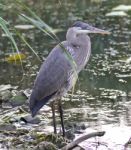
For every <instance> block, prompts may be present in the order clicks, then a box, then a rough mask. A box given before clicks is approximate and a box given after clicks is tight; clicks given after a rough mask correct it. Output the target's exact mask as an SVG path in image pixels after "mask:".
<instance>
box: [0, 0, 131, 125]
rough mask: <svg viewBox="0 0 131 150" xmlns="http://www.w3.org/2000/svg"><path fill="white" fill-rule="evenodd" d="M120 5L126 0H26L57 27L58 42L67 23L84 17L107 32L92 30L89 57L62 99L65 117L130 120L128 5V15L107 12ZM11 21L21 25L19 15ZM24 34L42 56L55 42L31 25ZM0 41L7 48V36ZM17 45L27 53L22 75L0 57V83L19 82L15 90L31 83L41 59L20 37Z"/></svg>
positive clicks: (86, 120)
mask: <svg viewBox="0 0 131 150" xmlns="http://www.w3.org/2000/svg"><path fill="white" fill-rule="evenodd" d="M34 3H35V2H34ZM120 4H125V5H129V4H130V5H131V1H130V0H119V1H114V0H110V1H108V0H104V1H102V0H90V1H86V0H75V1H69V0H66V1H63V0H59V1H57V2H56V1H51V0H50V1H49V0H44V1H41V3H36V4H35V5H34V4H33V2H30V5H33V6H34V11H36V12H37V14H38V15H39V16H40V17H41V18H42V19H43V20H44V21H45V22H46V23H47V24H49V25H50V26H51V27H53V28H54V29H59V30H58V31H59V32H57V33H56V34H57V35H58V37H59V38H60V39H61V41H62V40H64V39H65V34H66V30H67V28H68V26H69V24H71V23H72V22H74V21H75V20H84V21H88V22H89V23H91V24H93V25H95V26H97V27H100V28H102V29H107V30H109V31H111V32H112V34H111V35H110V36H101V35H91V41H92V56H91V58H90V61H89V62H88V64H87V66H86V68H85V70H83V71H82V72H81V73H80V76H79V81H78V82H77V85H76V89H75V93H74V94H73V95H71V94H69V95H67V97H66V98H64V100H63V103H64V109H65V118H66V120H71V121H72V122H73V121H75V122H84V123H86V124H87V125H89V126H97V125H99V126H100V125H103V124H125V125H129V126H130V125H131V105H130V104H131V86H130V84H131V59H130V58H131V10H130V11H126V12H125V13H126V14H127V16H106V14H107V13H109V12H112V8H114V7H116V6H118V5H120ZM8 17H9V18H10V17H11V16H10V15H9V16H8V15H7V18H8ZM11 21H12V20H11ZM13 21H14V23H16V24H20V21H19V19H18V18H14V20H13ZM61 29H62V30H61ZM25 35H26V38H27V39H28V40H29V41H30V43H31V45H32V46H33V48H34V49H36V50H38V53H39V55H40V57H46V56H47V55H48V53H49V51H50V50H51V49H52V48H53V47H54V46H55V45H56V42H54V41H53V40H52V39H50V38H49V37H46V36H45V35H43V33H41V32H40V31H38V30H36V29H35V30H29V31H26V32H25ZM2 41H3V42H2V44H1V45H0V47H1V49H2V51H0V52H1V53H3V50H4V51H5V50H6V52H7V51H8V52H10V44H9V43H7V40H6V38H4V37H3V38H2ZM18 42H19V41H18ZM19 48H20V49H21V50H22V51H23V52H25V54H26V55H27V56H28V58H27V60H25V62H23V65H24V74H23V72H22V69H21V66H20V65H18V64H12V63H8V62H3V61H2V62H0V70H1V72H0V84H8V83H10V84H12V85H19V88H20V89H25V88H28V87H29V88H30V87H32V84H33V81H34V78H35V75H36V72H37V71H38V68H39V65H40V62H39V61H37V59H36V57H35V56H32V53H31V52H29V51H28V48H27V47H26V46H25V45H24V44H22V43H20V42H19ZM1 57H2V58H3V54H1ZM21 80H22V81H21Z"/></svg>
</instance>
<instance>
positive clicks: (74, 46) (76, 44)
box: [66, 29, 91, 72]
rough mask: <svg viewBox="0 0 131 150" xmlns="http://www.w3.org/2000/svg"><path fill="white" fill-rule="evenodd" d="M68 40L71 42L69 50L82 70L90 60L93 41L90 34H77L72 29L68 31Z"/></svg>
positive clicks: (79, 69)
mask: <svg viewBox="0 0 131 150" xmlns="http://www.w3.org/2000/svg"><path fill="white" fill-rule="evenodd" d="M66 38H67V42H68V43H69V45H70V46H69V48H68V50H69V52H70V53H71V55H72V57H73V59H74V60H75V62H76V64H77V68H78V72H80V71H81V70H82V69H83V68H84V67H85V65H86V63H87V62H88V60H89V58H90V54H91V42H90V38H89V36H88V35H84V34H81V35H76V32H74V31H73V30H72V29H69V30H68V32H67V36H66Z"/></svg>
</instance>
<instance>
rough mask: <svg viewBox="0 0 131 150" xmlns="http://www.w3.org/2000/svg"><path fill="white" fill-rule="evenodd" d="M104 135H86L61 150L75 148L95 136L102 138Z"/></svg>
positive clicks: (97, 133)
mask: <svg viewBox="0 0 131 150" xmlns="http://www.w3.org/2000/svg"><path fill="white" fill-rule="evenodd" d="M104 134H105V131H101V132H94V133H90V134H86V135H84V136H82V137H80V138H78V139H76V140H75V141H73V142H71V143H69V144H68V145H66V146H64V147H63V148H62V149H61V150H70V149H72V148H74V147H76V146H77V145H78V144H79V143H81V142H83V141H85V140H87V139H89V138H92V137H95V136H103V135H104Z"/></svg>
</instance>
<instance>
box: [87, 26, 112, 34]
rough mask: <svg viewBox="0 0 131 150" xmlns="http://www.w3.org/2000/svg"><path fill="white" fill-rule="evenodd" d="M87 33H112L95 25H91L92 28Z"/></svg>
mask: <svg viewBox="0 0 131 150" xmlns="http://www.w3.org/2000/svg"><path fill="white" fill-rule="evenodd" d="M87 33H98V34H111V33H110V32H109V31H106V30H102V29H98V28H95V27H91V29H87Z"/></svg>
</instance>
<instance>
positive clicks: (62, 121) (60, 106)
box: [58, 99, 65, 137]
mask: <svg viewBox="0 0 131 150" xmlns="http://www.w3.org/2000/svg"><path fill="white" fill-rule="evenodd" d="M58 105H59V113H60V119H61V127H62V132H63V137H64V136H65V127H64V118H63V108H62V104H61V99H59V102H58Z"/></svg>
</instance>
